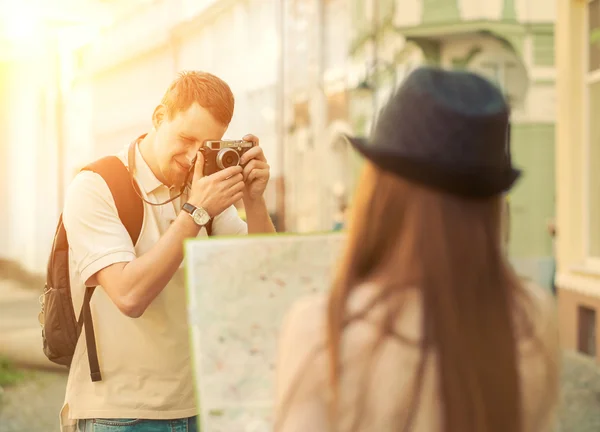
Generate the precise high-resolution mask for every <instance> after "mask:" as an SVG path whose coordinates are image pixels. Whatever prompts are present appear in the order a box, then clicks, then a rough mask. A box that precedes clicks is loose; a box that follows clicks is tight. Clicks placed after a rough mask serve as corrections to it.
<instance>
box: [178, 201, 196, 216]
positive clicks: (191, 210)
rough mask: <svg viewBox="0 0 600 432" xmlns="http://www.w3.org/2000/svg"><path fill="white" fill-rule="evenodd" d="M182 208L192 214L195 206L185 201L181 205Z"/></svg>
mask: <svg viewBox="0 0 600 432" xmlns="http://www.w3.org/2000/svg"><path fill="white" fill-rule="evenodd" d="M181 209H182V210H185V211H186V212H188V213H189V214H193V213H194V212H195V211H196V209H197V207H196V206H195V205H193V204H190V203H189V202H186V203H185V204H184V205H183V206H182V207H181Z"/></svg>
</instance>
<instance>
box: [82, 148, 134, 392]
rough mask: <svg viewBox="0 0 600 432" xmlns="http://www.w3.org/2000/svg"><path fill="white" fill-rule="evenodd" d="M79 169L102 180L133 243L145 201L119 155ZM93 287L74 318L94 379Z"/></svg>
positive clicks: (96, 372)
mask: <svg viewBox="0 0 600 432" xmlns="http://www.w3.org/2000/svg"><path fill="white" fill-rule="evenodd" d="M82 171H92V172H95V173H96V174H99V175H100V176H101V177H102V178H103V179H104V181H105V182H106V184H107V186H108V188H109V189H110V192H111V194H112V196H113V199H114V200H115V205H116V207H117V212H118V214H119V218H120V219H121V222H122V223H123V225H124V226H125V228H126V229H127V232H128V233H129V236H130V237H131V241H132V242H133V244H134V245H135V244H136V243H137V241H138V239H139V236H140V232H141V230H142V224H143V222H144V203H143V202H142V200H141V198H140V195H141V193H140V190H139V186H138V185H137V183H135V182H132V181H131V180H130V177H129V170H128V169H127V167H126V166H125V165H124V164H123V162H122V161H121V159H119V158H118V157H116V156H107V157H105V158H102V159H99V160H97V161H95V162H93V163H91V164H90V165H88V166H86V167H84V168H83V169H82ZM95 288H96V287H86V290H85V296H84V298H83V305H82V306H81V312H80V313H79V318H78V319H77V326H78V330H79V333H81V328H82V327H85V342H86V345H87V352H88V361H89V363H90V376H91V378H92V381H93V382H96V381H101V380H102V375H101V374H100V364H99V363H98V350H97V348H96V337H95V335H94V322H93V320H92V310H91V308H90V300H91V299H92V294H94V290H95Z"/></svg>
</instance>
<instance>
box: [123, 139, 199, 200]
mask: <svg viewBox="0 0 600 432" xmlns="http://www.w3.org/2000/svg"><path fill="white" fill-rule="evenodd" d="M146 135H147V134H144V135H141V136H139V137H138V138H136V139H135V140H133V141H132V142H131V144H129V151H128V154H127V163H128V165H129V179H130V181H131V185H132V186H133V189H134V190H135V193H136V194H137V195H138V197H139V198H140V199H141V200H142V201H144V202H145V203H147V204H150V205H152V206H161V205H165V204H169V203H170V202H172V201H174V200H176V199H177V198H179V197H180V196H181V195H183V193H184V192H185V188H186V187H187V184H188V182H189V180H190V176H191V175H192V174H193V172H194V165H192V166H191V167H190V169H189V171H188V173H187V176H186V177H185V181H184V182H183V186H181V190H180V191H179V194H177V195H175V196H174V197H173V198H170V199H168V200H167V201H165V202H162V203H153V202H150V201H148V200H146V199H145V198H144V197H143V196H142V194H141V193H140V192H139V187H138V185H137V182H136V181H135V178H134V174H135V149H136V146H137V145H138V144H139V143H140V142H141V141H142V140H143V139H144V137H145V136H146Z"/></svg>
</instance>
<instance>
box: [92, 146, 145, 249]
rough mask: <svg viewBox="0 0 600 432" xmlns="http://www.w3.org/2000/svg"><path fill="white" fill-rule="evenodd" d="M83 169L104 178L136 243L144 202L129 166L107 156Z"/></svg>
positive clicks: (120, 215) (114, 157)
mask: <svg viewBox="0 0 600 432" xmlns="http://www.w3.org/2000/svg"><path fill="white" fill-rule="evenodd" d="M82 171H93V172H95V173H96V174H99V175H100V176H101V177H102V178H103V179H104V181H105V182H106V184H107V185H108V188H109V189H110V192H111V193H112V196H113V199H114V200H115V205H116V207H117V212H118V213H119V218H120V219H121V222H123V225H125V228H126V229H127V232H128V233H129V236H130V237H131V241H132V242H133V244H134V245H135V244H136V243H137V241H138V238H139V236H140V232H141V230H142V223H143V221H144V203H143V202H142V199H141V198H140V196H141V192H140V188H139V186H138V184H137V183H135V181H133V182H132V181H131V179H130V177H129V170H128V169H127V167H126V166H125V165H124V164H123V162H122V161H121V159H119V158H118V157H116V156H107V157H104V158H102V159H99V160H97V161H95V162H93V163H91V164H89V165H88V166H86V167H84V168H83V169H82Z"/></svg>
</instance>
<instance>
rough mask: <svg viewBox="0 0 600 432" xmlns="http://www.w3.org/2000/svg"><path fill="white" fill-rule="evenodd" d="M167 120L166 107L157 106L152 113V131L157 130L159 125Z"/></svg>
mask: <svg viewBox="0 0 600 432" xmlns="http://www.w3.org/2000/svg"><path fill="white" fill-rule="evenodd" d="M166 119H167V107H165V106H164V105H162V104H161V105H158V106H157V107H156V108H155V109H154V113H152V126H154V129H158V127H159V126H160V124H161V123H162V122H163V121H164V120H166Z"/></svg>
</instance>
